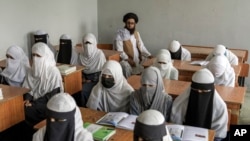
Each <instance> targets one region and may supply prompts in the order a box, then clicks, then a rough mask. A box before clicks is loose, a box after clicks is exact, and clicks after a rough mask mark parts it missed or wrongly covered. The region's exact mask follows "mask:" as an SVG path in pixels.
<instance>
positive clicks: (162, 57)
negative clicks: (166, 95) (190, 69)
mask: <svg viewBox="0 0 250 141" xmlns="http://www.w3.org/2000/svg"><path fill="white" fill-rule="evenodd" d="M158 62H164V63H166V64H159V63H158ZM153 65H154V66H155V67H157V68H158V69H159V70H160V73H161V76H162V78H164V79H171V80H178V76H179V72H178V70H177V69H176V68H175V67H174V66H173V63H172V60H171V55H170V53H169V51H168V50H166V49H161V50H160V52H158V53H157V56H156V59H155V60H154V64H153Z"/></svg>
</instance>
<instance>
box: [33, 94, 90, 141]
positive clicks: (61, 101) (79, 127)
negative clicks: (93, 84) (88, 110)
mask: <svg viewBox="0 0 250 141" xmlns="http://www.w3.org/2000/svg"><path fill="white" fill-rule="evenodd" d="M47 108H48V109H49V110H52V111H55V112H58V113H64V112H70V111H72V110H74V109H75V116H74V117H75V129H74V130H75V131H74V141H93V137H92V134H91V133H90V132H89V131H87V130H86V129H84V128H83V120H82V116H81V112H80V110H79V108H78V107H77V106H76V103H75V100H74V99H73V98H72V97H71V96H70V95H69V94H67V93H60V94H57V95H55V96H53V97H52V98H51V99H50V100H49V101H48V103H47ZM71 130H72V129H71ZM45 133H46V126H44V127H43V128H41V129H39V130H38V131H37V132H36V133H35V134H34V135H33V141H43V140H44V136H45Z"/></svg>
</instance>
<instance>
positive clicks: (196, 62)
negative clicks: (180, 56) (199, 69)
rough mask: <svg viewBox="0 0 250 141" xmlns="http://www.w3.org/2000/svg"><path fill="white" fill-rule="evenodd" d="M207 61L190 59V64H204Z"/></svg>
mask: <svg viewBox="0 0 250 141" xmlns="http://www.w3.org/2000/svg"><path fill="white" fill-rule="evenodd" d="M208 63H209V61H205V60H196V61H192V62H191V63H190V64H191V65H199V66H205V65H207V64H208Z"/></svg>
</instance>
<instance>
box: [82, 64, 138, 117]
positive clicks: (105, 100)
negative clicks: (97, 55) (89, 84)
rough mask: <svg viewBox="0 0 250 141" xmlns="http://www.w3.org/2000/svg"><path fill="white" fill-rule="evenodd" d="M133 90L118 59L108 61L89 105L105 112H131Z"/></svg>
mask: <svg viewBox="0 0 250 141" xmlns="http://www.w3.org/2000/svg"><path fill="white" fill-rule="evenodd" d="M133 91H134V90H133V88H132V87H131V86H130V85H129V84H128V82H127V80H126V79H125V78H124V76H123V74H122V68H121V65H120V64H119V63H118V62H117V61H113V60H110V61H107V62H106V63H105V65H104V66H103V68H102V73H101V77H100V80H99V82H98V84H97V85H95V87H94V88H93V89H92V92H91V94H90V97H89V100H88V103H87V107H88V108H91V109H95V110H100V111H105V112H129V97H130V95H131V93H132V92H133Z"/></svg>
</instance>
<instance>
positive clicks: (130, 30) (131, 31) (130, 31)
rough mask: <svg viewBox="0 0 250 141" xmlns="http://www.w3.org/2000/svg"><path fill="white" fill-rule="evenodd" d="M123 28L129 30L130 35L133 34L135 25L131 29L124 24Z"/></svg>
mask: <svg viewBox="0 0 250 141" xmlns="http://www.w3.org/2000/svg"><path fill="white" fill-rule="evenodd" d="M125 28H126V29H127V30H128V31H129V33H130V35H132V34H134V32H135V27H134V28H133V29H129V28H127V27H126V26H125Z"/></svg>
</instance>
